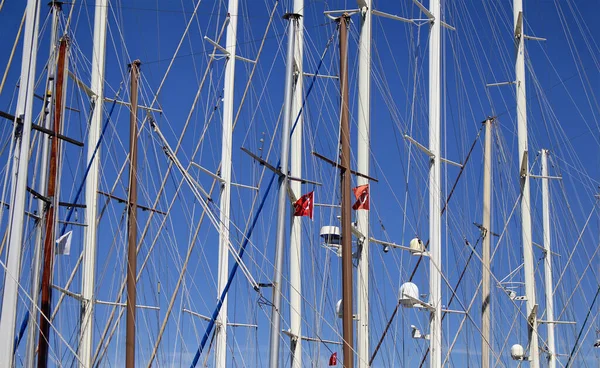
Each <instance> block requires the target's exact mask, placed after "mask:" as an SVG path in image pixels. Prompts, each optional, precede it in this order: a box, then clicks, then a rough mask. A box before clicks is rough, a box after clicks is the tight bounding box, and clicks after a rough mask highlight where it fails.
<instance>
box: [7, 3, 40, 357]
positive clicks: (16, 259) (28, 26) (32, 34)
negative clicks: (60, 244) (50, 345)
mask: <svg viewBox="0 0 600 368" xmlns="http://www.w3.org/2000/svg"><path fill="white" fill-rule="evenodd" d="M39 14H40V2H39V1H37V0H28V2H27V15H26V18H27V19H26V22H25V36H24V39H23V58H22V64H21V78H20V85H21V88H19V96H18V99H17V110H16V113H15V122H14V126H13V138H14V139H15V142H14V151H13V164H12V180H11V188H10V189H11V191H10V211H9V216H10V217H9V220H8V221H9V225H8V230H9V233H8V248H7V250H6V252H7V262H6V272H5V274H4V293H3V295H2V315H1V317H0V336H2V338H0V366H1V367H12V363H13V357H14V354H13V349H14V342H15V323H16V317H17V301H18V293H19V278H20V275H21V267H20V266H21V251H22V248H23V220H24V216H25V202H26V193H27V191H26V190H27V174H28V168H27V166H28V162H29V144H30V136H31V121H32V117H33V116H32V113H33V93H34V84H35V68H36V58H37V45H38V27H39ZM34 319H35V318H34Z"/></svg>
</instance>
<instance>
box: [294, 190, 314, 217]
mask: <svg viewBox="0 0 600 368" xmlns="http://www.w3.org/2000/svg"><path fill="white" fill-rule="evenodd" d="M314 193H315V192H314V191H312V192H310V193H306V194H305V195H303V196H302V197H300V198H299V199H298V200H297V201H296V203H294V216H308V217H310V218H311V220H312V218H313V211H314V202H313V199H314Z"/></svg>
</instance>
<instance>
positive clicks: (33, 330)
mask: <svg viewBox="0 0 600 368" xmlns="http://www.w3.org/2000/svg"><path fill="white" fill-rule="evenodd" d="M50 5H51V6H52V9H51V12H52V28H51V30H50V53H49V56H48V69H47V74H48V77H47V80H46V95H45V101H44V113H45V116H44V127H45V128H46V129H52V125H51V124H52V121H53V120H52V117H53V116H54V115H53V111H54V109H53V107H52V106H53V103H52V102H53V101H54V79H55V74H54V73H55V72H56V45H57V43H56V40H57V32H58V14H59V12H60V9H61V6H60V4H59V3H53V4H50ZM41 141H42V151H41V153H42V157H41V160H40V169H39V177H38V180H39V181H38V189H37V191H38V193H46V187H47V183H46V182H47V180H48V179H47V177H48V152H49V149H48V145H49V143H50V136H48V135H46V134H44V135H43V136H42V138H41ZM45 207H46V203H45V202H44V201H43V200H41V199H38V214H39V215H40V216H42V215H43V214H44V212H45V211H44V208H45ZM43 241H44V226H43V222H42V221H39V222H38V228H37V236H36V239H35V249H34V256H33V262H32V269H31V270H32V277H31V309H30V316H29V322H28V328H27V347H26V355H25V364H26V365H27V366H33V365H35V351H36V348H37V344H36V338H37V336H38V332H39V331H38V328H37V318H36V315H37V308H38V301H39V290H40V271H41V268H42V266H41V264H42V246H43V245H42V244H43Z"/></svg>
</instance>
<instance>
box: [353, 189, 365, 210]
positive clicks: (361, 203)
mask: <svg viewBox="0 0 600 368" xmlns="http://www.w3.org/2000/svg"><path fill="white" fill-rule="evenodd" d="M352 191H353V192H354V196H355V197H356V202H355V203H354V205H353V206H352V209H353V210H367V211H368V210H369V184H365V185H359V186H358V187H356V188H353V189H352Z"/></svg>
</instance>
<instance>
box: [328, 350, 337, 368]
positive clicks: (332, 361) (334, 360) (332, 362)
mask: <svg viewBox="0 0 600 368" xmlns="http://www.w3.org/2000/svg"><path fill="white" fill-rule="evenodd" d="M334 365H337V353H333V354H331V356H330V357H329V366H334Z"/></svg>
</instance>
